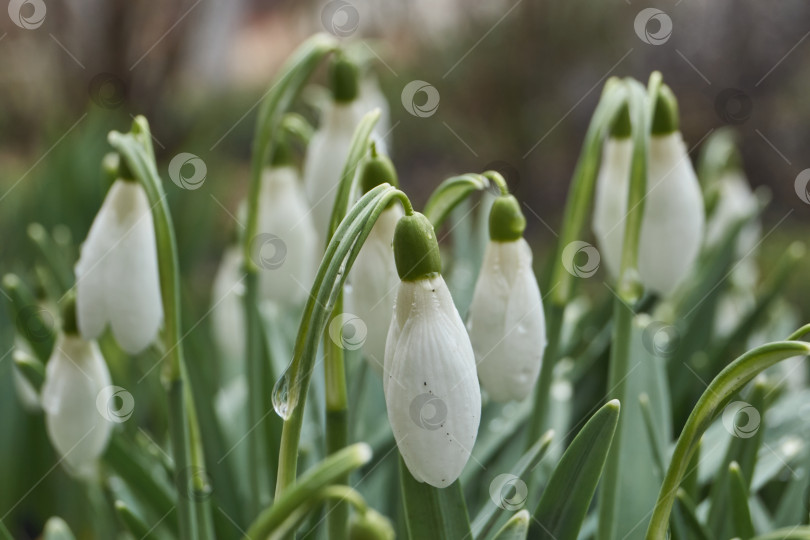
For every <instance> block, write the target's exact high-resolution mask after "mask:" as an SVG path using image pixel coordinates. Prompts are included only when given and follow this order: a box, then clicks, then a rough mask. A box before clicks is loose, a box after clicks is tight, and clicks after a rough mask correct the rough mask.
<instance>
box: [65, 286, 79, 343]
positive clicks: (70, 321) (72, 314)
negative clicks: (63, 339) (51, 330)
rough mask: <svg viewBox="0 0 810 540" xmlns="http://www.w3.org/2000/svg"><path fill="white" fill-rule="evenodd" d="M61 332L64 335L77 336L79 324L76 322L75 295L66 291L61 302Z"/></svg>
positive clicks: (71, 291)
mask: <svg viewBox="0 0 810 540" xmlns="http://www.w3.org/2000/svg"><path fill="white" fill-rule="evenodd" d="M62 331H63V332H64V333H65V334H70V335H74V336H75V335H78V334H79V324H78V322H77V321H76V293H75V292H74V291H73V290H70V291H68V293H67V294H66V295H65V299H64V300H63V301H62Z"/></svg>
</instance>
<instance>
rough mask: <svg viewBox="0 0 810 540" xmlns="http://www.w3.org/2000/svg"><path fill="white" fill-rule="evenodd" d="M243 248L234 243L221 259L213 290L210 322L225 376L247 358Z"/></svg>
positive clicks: (228, 377) (226, 377)
mask: <svg viewBox="0 0 810 540" xmlns="http://www.w3.org/2000/svg"><path fill="white" fill-rule="evenodd" d="M243 278H244V272H243V270H242V248H241V246H238V245H237V246H231V247H229V248H227V249H226V250H225V253H224V254H223V256H222V261H221V262H220V263H219V269H218V270H217V275H216V277H215V278H214V286H213V288H212V290H211V310H212V311H211V323H212V326H213V332H214V340H215V341H216V343H217V346H218V347H219V352H220V355H221V356H222V360H223V362H222V364H223V365H222V370H223V374H224V376H225V379H226V380H231V379H232V378H233V377H234V376H235V375H236V374H237V373H241V372H242V369H241V368H242V366H243V365H244V359H245V307H244V304H243V297H244V294H245V285H244V283H243V282H242V280H243Z"/></svg>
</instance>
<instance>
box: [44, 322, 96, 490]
mask: <svg viewBox="0 0 810 540" xmlns="http://www.w3.org/2000/svg"><path fill="white" fill-rule="evenodd" d="M110 385H111V381H110V372H109V370H108V368H107V364H106V363H105V362H104V358H102V356H101V352H100V351H99V349H98V346H97V345H96V343H95V342H94V341H85V340H84V339H82V338H81V337H80V336H78V335H72V334H65V333H61V332H60V333H59V335H58V336H57V340H56V344H55V345H54V350H53V354H52V355H51V358H50V359H49V360H48V365H47V368H46V371H45V382H44V383H43V385H42V410H43V411H44V412H45V422H46V427H47V430H48V436H49V438H50V439H51V443H52V444H53V446H54V447H55V448H56V450H57V452H59V455H60V456H61V457H62V459H63V460H64V463H66V464H67V469H68V470H69V471H70V472H71V473H72V474H75V475H76V476H79V477H82V478H89V477H92V476H93V475H94V474H95V470H96V462H97V460H98V458H99V457H100V456H101V454H102V453H103V452H104V449H105V448H106V447H107V441H108V440H109V438H110V432H111V430H112V422H111V421H110V420H109V419H107V418H105V417H104V416H103V415H102V414H101V412H100V411H99V410H98V408H97V404H96V402H97V397H98V395H99V393H100V392H101V391H102V390H103V389H105V388H107V387H109V386H110Z"/></svg>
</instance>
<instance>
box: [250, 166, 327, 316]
mask: <svg viewBox="0 0 810 540" xmlns="http://www.w3.org/2000/svg"><path fill="white" fill-rule="evenodd" d="M313 217H314V214H313V212H311V211H310V207H309V205H308V204H307V201H306V198H305V197H304V194H303V193H302V190H301V186H300V183H299V176H298V171H297V170H296V169H295V167H293V166H287V165H285V166H281V167H271V168H268V169H266V170H265V171H264V174H263V175H262V186H261V191H260V194H259V223H258V234H257V236H256V238H255V239H254V245H253V257H254V262H255V263H256V265H257V266H258V267H259V270H260V274H259V291H260V294H261V298H262V300H265V301H271V302H275V303H277V304H279V305H282V306H289V305H295V304H299V303H301V302H302V301H303V300H304V299H305V298H306V297H307V294H308V291H309V288H310V286H311V285H312V282H313V281H314V280H315V274H316V273H317V271H318V264H317V263H318V259H317V257H318V248H319V244H318V236H317V234H316V232H315V225H314V224H313Z"/></svg>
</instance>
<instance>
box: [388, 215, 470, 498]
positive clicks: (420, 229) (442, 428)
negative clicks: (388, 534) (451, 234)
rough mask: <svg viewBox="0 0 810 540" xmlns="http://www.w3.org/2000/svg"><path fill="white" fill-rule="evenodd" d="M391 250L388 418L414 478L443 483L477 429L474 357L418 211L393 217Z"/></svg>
mask: <svg viewBox="0 0 810 540" xmlns="http://www.w3.org/2000/svg"><path fill="white" fill-rule="evenodd" d="M394 252H395V257H396V263H397V271H398V273H399V275H400V278H401V279H402V281H401V283H400V284H399V290H398V291H397V298H396V304H395V307H394V316H393V318H392V320H391V328H390V329H389V332H388V339H387V342H386V346H385V368H384V375H383V390H384V392H385V403H386V408H387V409H388V420H389V422H390V423H391V428H392V430H393V432H394V437H395V439H396V441H397V446H398V447H399V451H400V454H401V455H402V458H403V460H404V461H405V465H406V466H407V467H408V470H409V471H410V472H411V474H412V475H413V477H414V478H415V479H416V480H418V481H419V482H426V483H428V484H430V485H432V486H434V487H439V488H443V487H447V486H449V485H450V484H452V483H453V482H455V480H456V479H457V478H458V477H459V475H460V474H461V471H462V470H463V469H464V466H465V465H466V463H467V460H468V459H469V457H470V452H471V450H472V447H473V445H474V443H475V439H476V436H477V434H478V425H479V423H480V420H481V391H480V389H479V387H478V381H477V377H476V371H475V355H474V353H473V350H472V345H471V344H470V338H469V336H468V335H467V331H466V329H465V328H464V324H463V323H462V321H461V317H460V316H459V314H458V311H457V310H456V307H455V305H454V304H453V299H452V298H451V296H450V291H449V290H448V289H447V285H446V284H445V282H444V279H443V278H442V276H441V274H440V271H441V257H440V255H439V247H438V244H437V243H436V237H435V234H434V232H433V227H432V225H431V224H430V222H429V221H428V220H427V218H425V216H423V215H421V214H414V215H412V216H406V217H404V218H402V219H401V220H400V221H399V224H398V225H397V228H396V233H395V237H394Z"/></svg>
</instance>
